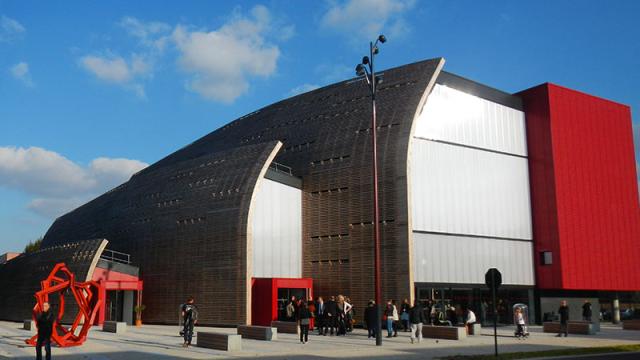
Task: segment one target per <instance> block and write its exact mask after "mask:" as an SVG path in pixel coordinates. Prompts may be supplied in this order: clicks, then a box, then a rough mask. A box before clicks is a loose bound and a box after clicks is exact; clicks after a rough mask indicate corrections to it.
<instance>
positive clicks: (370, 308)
mask: <svg viewBox="0 0 640 360" xmlns="http://www.w3.org/2000/svg"><path fill="white" fill-rule="evenodd" d="M364 322H365V325H366V326H367V330H368V336H367V337H368V338H369V339H370V338H372V337H373V338H375V337H376V336H377V335H378V331H380V323H379V322H378V305H376V302H375V301H373V300H369V304H368V305H367V308H366V309H365V310H364Z"/></svg>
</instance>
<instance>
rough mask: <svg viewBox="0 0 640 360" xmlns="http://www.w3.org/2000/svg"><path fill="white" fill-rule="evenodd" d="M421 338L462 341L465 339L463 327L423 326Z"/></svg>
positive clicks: (465, 334)
mask: <svg viewBox="0 0 640 360" xmlns="http://www.w3.org/2000/svg"><path fill="white" fill-rule="evenodd" d="M422 337H423V338H428V339H447V340H462V339H466V338H467V332H466V330H465V329H464V327H458V326H435V325H423V326H422Z"/></svg>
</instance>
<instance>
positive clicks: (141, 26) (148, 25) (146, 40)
mask: <svg viewBox="0 0 640 360" xmlns="http://www.w3.org/2000/svg"><path fill="white" fill-rule="evenodd" d="M118 25H120V26H121V27H122V28H124V29H125V30H126V31H127V33H128V34H129V35H131V36H133V37H135V38H137V39H138V40H139V41H140V43H141V44H142V45H144V46H147V47H150V48H153V49H155V50H158V51H163V50H164V48H165V46H166V44H167V41H168V39H169V37H168V33H169V32H170V31H171V26H169V25H168V24H165V23H163V22H158V21H151V22H145V21H142V20H139V19H136V18H134V17H131V16H125V17H123V18H122V19H121V20H120V22H119V23H118Z"/></svg>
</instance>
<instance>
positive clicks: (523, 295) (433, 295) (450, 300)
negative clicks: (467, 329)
mask: <svg viewBox="0 0 640 360" xmlns="http://www.w3.org/2000/svg"><path fill="white" fill-rule="evenodd" d="M416 295H417V299H418V300H420V301H422V302H423V303H424V304H433V305H435V306H436V307H437V309H438V310H439V311H443V310H444V311H445V312H446V313H448V315H449V316H447V318H448V319H449V320H450V321H451V322H452V323H455V322H457V323H462V322H464V320H463V312H462V309H463V308H464V307H468V308H469V309H471V310H473V312H474V313H475V314H476V318H477V319H478V321H479V322H480V323H481V324H482V325H483V326H484V325H486V326H489V325H490V324H493V317H492V316H493V306H492V299H491V292H490V291H489V289H487V288H486V287H485V288H481V287H477V288H471V287H467V288H464V287H445V286H443V285H430V284H421V285H418V284H417V285H416ZM530 295H532V294H531V289H527V288H509V287H503V288H500V289H499V290H498V293H497V294H496V303H497V315H498V324H503V325H507V324H508V325H511V324H513V305H514V304H517V303H522V304H528V305H529V306H531V305H533V304H529V302H530V301H531V300H533V299H532V298H530ZM452 307H453V310H451V308H452ZM454 314H455V315H454Z"/></svg>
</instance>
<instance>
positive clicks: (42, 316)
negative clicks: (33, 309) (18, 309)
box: [36, 302, 55, 360]
mask: <svg viewBox="0 0 640 360" xmlns="http://www.w3.org/2000/svg"><path fill="white" fill-rule="evenodd" d="M50 310H51V305H49V303H48V302H44V303H42V311H41V312H40V313H39V314H38V315H37V316H36V325H37V326H38V339H37V340H36V359H37V360H42V347H43V346H44V351H45V352H46V359H47V360H51V334H53V323H54V322H55V317H54V316H53V313H52V312H51V311H50Z"/></svg>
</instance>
